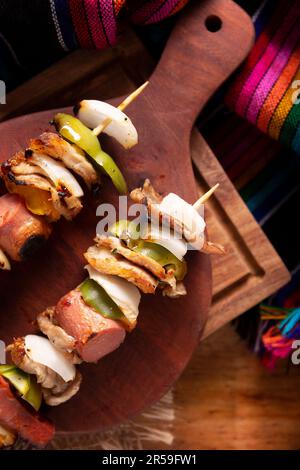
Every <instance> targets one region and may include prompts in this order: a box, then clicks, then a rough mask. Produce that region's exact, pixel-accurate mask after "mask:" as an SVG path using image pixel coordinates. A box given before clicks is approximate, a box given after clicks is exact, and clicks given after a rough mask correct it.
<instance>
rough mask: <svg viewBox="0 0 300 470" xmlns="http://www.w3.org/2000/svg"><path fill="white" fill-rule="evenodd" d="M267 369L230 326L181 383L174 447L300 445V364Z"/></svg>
mask: <svg viewBox="0 0 300 470" xmlns="http://www.w3.org/2000/svg"><path fill="white" fill-rule="evenodd" d="M287 370H288V367H287V363H286V362H285V361H283V362H281V363H280V364H278V367H277V368H276V370H275V371H273V372H270V371H268V370H266V369H265V368H264V367H263V366H262V364H261V363H260V361H259V359H258V358H257V356H256V355H255V354H253V353H252V352H251V351H250V350H249V348H248V347H247V344H246V343H245V341H243V340H241V338H240V337H239V335H238V334H237V333H236V332H235V331H234V329H233V328H232V327H231V326H230V325H226V326H224V327H223V328H221V329H219V330H218V331H216V332H215V333H214V334H212V335H211V336H210V337H209V338H206V339H205V340H204V341H203V342H202V343H201V345H200V346H199V348H198V350H197V351H196V352H195V354H194V357H193V359H192V360H191V362H190V364H189V365H188V367H187V369H186V370H185V371H184V373H183V374H182V376H181V378H180V380H179V381H178V382H177V383H176V385H175V410H176V419H175V422H174V430H173V433H174V437H175V440H174V443H173V448H174V449H199V450H200V449H206V450H210V449H218V450H222V449H240V450H241V449H245V450H250V449H262V450H263V449H270V450H272V449H273V450H274V449H277V450H280V449H291V450H292V449H293V450H296V449H299V448H300V428H299V420H300V408H299V387H300V367H299V366H291V367H290V368H289V370H288V372H287Z"/></svg>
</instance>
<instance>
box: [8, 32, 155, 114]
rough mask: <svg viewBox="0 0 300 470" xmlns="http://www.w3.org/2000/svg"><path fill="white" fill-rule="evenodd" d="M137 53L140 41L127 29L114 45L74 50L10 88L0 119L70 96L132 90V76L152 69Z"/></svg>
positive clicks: (65, 101)
mask: <svg viewBox="0 0 300 470" xmlns="http://www.w3.org/2000/svg"><path fill="white" fill-rule="evenodd" d="M140 53H141V43H140V42H139V41H137V39H136V36H135V34H134V33H133V31H131V30H130V29H127V30H126V31H125V32H124V34H123V36H122V41H121V42H120V44H119V45H117V46H116V47H114V48H111V49H105V50H103V51H97V50H77V51H74V52H72V53H70V54H69V55H67V56H66V57H65V58H63V59H61V60H59V61H58V62H56V63H55V64H54V65H52V66H51V67H49V68H47V69H46V70H44V71H43V72H41V73H39V74H37V75H36V76H35V77H33V78H32V79H30V80H28V81H26V82H25V83H24V84H22V85H20V86H19V87H17V88H16V89H15V90H13V91H12V92H10V93H9V94H8V96H7V104H6V105H5V106H1V108H0V121H3V120H6V119H9V118H12V117H16V116H20V115H22V114H27V113H30V112H36V111H43V110H46V109H51V108H56V107H59V106H62V107H63V106H71V105H73V104H74V99H75V101H77V100H80V99H82V98H83V97H85V98H90V97H96V98H98V99H103V100H107V99H109V98H113V97H114V96H116V95H123V94H125V93H127V92H128V91H131V90H132V87H133V86H134V85H133V80H134V81H135V82H139V83H141V82H142V81H143V80H144V78H143V77H144V74H146V75H147V76H149V74H150V73H151V72H152V70H153V67H154V64H153V62H152V61H151V60H150V57H149V56H148V55H147V53H146V52H145V53H144V60H143V61H141V60H140V59H139V57H140ZM129 64H130V65H129ZM130 69H131V73H130V75H129V70H130ZM125 70H126V71H127V73H124V71H125ZM142 70H143V72H142ZM129 76H130V77H131V78H130V79H129V78H128V77H129Z"/></svg>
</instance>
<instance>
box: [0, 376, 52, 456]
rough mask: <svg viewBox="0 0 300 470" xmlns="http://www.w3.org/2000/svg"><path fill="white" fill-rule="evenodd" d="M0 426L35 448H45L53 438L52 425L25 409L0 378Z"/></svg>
mask: <svg viewBox="0 0 300 470" xmlns="http://www.w3.org/2000/svg"><path fill="white" fill-rule="evenodd" d="M0 425H2V426H4V428H7V429H9V430H10V431H11V432H13V433H16V434H18V435H19V436H20V437H22V438H23V439H25V440H27V441H29V442H30V443H31V444H33V445H35V446H36V447H41V448H42V447H45V446H46V445H47V444H48V443H49V441H50V440H51V439H52V438H53V436H54V426H53V424H51V423H50V422H49V421H46V420H43V419H42V418H41V417H40V416H39V415H38V414H37V413H36V412H31V411H30V410H29V409H28V408H27V407H25V406H24V405H23V404H22V403H21V402H20V401H19V400H18V399H17V398H16V396H15V395H14V394H13V392H12V390H11V389H10V386H9V384H8V382H7V381H6V380H5V379H4V378H3V377H0Z"/></svg>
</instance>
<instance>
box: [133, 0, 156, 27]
mask: <svg viewBox="0 0 300 470" xmlns="http://www.w3.org/2000/svg"><path fill="white" fill-rule="evenodd" d="M160 5H161V0H152V1H151V2H148V3H147V4H146V5H143V6H141V7H140V8H138V9H137V10H136V11H135V12H134V13H133V14H132V15H131V19H132V21H133V22H134V23H138V24H139V23H140V24H143V23H144V21H145V18H148V17H149V16H150V15H152V14H153V12H154V11H155V10H157V9H158V8H159V7H160Z"/></svg>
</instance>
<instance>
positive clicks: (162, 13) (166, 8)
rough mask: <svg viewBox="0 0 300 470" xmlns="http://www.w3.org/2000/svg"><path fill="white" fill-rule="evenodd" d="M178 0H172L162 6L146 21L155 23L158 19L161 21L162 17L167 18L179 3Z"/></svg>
mask: <svg viewBox="0 0 300 470" xmlns="http://www.w3.org/2000/svg"><path fill="white" fill-rule="evenodd" d="M178 3H179V2H178V0H170V1H169V2H167V3H166V4H165V5H163V7H162V8H160V9H159V10H158V11H157V12H156V13H155V14H154V15H152V16H151V17H150V18H149V20H147V21H146V22H145V24H151V23H155V22H156V21H160V20H161V19H162V18H166V17H167V16H169V14H170V13H171V11H172V10H173V9H174V8H175V7H176V5H177V4H178Z"/></svg>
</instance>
